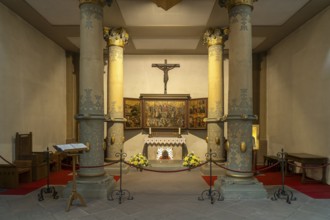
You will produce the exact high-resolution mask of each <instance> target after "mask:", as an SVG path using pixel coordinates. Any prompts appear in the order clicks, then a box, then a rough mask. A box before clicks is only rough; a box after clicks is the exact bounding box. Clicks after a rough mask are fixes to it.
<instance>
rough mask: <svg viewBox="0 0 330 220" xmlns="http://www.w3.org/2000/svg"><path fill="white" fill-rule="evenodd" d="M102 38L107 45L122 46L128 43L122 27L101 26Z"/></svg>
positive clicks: (126, 34)
mask: <svg viewBox="0 0 330 220" xmlns="http://www.w3.org/2000/svg"><path fill="white" fill-rule="evenodd" d="M103 38H104V40H105V41H106V42H107V46H108V47H110V46H119V47H124V46H125V44H127V43H128V38H129V35H128V33H127V32H126V30H125V29H124V28H109V27H104V28H103Z"/></svg>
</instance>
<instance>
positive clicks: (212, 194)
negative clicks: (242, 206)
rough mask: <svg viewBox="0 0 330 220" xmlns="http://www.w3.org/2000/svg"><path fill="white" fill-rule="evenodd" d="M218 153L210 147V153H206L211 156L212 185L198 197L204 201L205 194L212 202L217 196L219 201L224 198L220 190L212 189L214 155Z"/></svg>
mask: <svg viewBox="0 0 330 220" xmlns="http://www.w3.org/2000/svg"><path fill="white" fill-rule="evenodd" d="M216 156H217V154H216V153H212V149H211V148H210V151H209V153H206V154H205V157H206V158H207V157H209V160H210V161H209V163H210V182H209V185H210V188H209V189H206V190H204V191H203V192H202V193H201V196H200V197H198V200H199V201H203V200H204V196H206V197H207V198H208V199H210V200H211V204H213V203H214V200H215V199H216V198H218V199H217V200H218V201H223V200H224V198H223V196H222V195H221V193H220V192H219V191H218V190H212V157H216Z"/></svg>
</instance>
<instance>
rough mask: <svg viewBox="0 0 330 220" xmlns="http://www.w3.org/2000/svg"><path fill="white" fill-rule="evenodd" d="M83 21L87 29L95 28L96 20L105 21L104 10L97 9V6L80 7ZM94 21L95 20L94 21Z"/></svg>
mask: <svg viewBox="0 0 330 220" xmlns="http://www.w3.org/2000/svg"><path fill="white" fill-rule="evenodd" d="M80 10H81V16H82V21H85V24H84V26H85V27H86V28H87V29H91V28H93V27H94V26H93V23H94V22H95V20H97V21H102V19H103V9H102V7H95V5H91V4H89V5H85V6H84V7H80ZM92 18H93V19H94V20H93V19H92Z"/></svg>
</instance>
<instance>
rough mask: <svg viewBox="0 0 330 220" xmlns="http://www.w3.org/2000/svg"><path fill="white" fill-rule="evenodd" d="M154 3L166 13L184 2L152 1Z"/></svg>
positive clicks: (176, 0)
mask: <svg viewBox="0 0 330 220" xmlns="http://www.w3.org/2000/svg"><path fill="white" fill-rule="evenodd" d="M151 1H152V2H154V3H155V4H156V5H157V6H158V7H161V8H162V9H164V10H165V11H167V10H168V9H170V8H172V7H173V6H174V5H176V4H178V3H179V2H181V1H182V0H151Z"/></svg>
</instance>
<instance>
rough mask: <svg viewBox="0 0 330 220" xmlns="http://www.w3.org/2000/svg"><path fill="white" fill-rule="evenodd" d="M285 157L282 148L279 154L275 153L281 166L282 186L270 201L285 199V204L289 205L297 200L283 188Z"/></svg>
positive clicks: (290, 192)
mask: <svg viewBox="0 0 330 220" xmlns="http://www.w3.org/2000/svg"><path fill="white" fill-rule="evenodd" d="M286 155H287V153H285V152H283V148H282V150H281V152H279V153H277V157H278V158H279V161H280V164H281V174H282V186H281V187H280V188H279V189H278V190H276V191H275V193H274V196H273V197H272V198H271V200H273V201H275V200H277V199H286V202H287V203H288V204H291V201H296V200H297V198H296V197H293V193H292V191H290V190H285V188H284V178H285V176H284V168H285V165H286Z"/></svg>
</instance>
